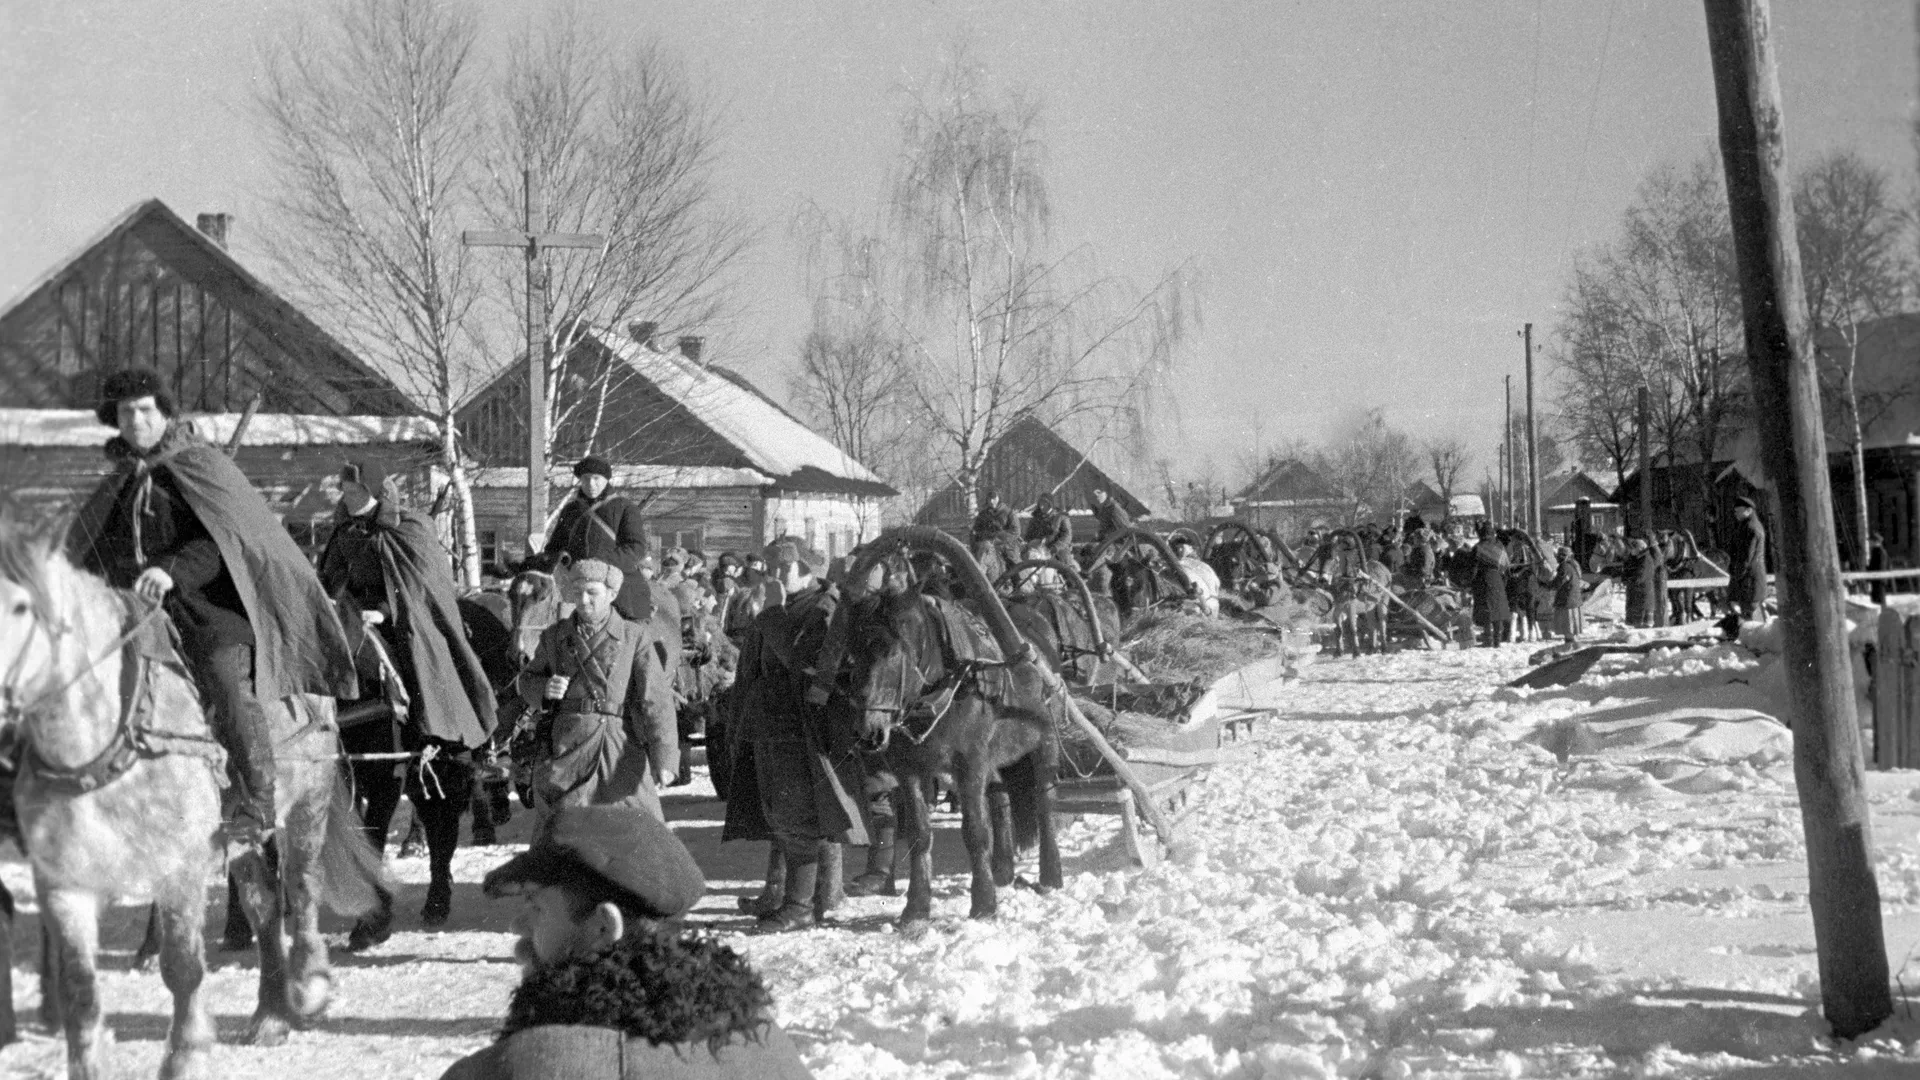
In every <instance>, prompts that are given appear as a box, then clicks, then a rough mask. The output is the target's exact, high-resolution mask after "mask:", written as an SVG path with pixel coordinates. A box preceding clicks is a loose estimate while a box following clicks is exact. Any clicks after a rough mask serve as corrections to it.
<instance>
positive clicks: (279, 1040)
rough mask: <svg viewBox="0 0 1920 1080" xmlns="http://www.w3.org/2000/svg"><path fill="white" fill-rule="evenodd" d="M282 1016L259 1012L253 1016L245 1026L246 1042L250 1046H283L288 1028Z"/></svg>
mask: <svg viewBox="0 0 1920 1080" xmlns="http://www.w3.org/2000/svg"><path fill="white" fill-rule="evenodd" d="M290 1027H291V1025H289V1024H288V1023H287V1021H286V1018H285V1017H283V1016H275V1015H274V1014H272V1013H261V1014H259V1015H256V1016H255V1017H254V1018H253V1023H252V1024H250V1025H248V1027H247V1044H248V1045H250V1046H284V1045H286V1042H287V1032H288V1030H289V1029H290Z"/></svg>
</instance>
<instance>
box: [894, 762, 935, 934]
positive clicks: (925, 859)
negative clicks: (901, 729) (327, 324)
mask: <svg viewBox="0 0 1920 1080" xmlns="http://www.w3.org/2000/svg"><path fill="white" fill-rule="evenodd" d="M898 775H899V777H900V790H901V791H904V792H906V798H905V803H906V806H905V810H906V822H905V823H906V825H907V827H908V828H909V829H910V830H912V833H913V839H912V842H911V843H910V844H909V845H908V847H909V852H910V861H909V863H908V867H907V906H906V907H905V908H904V909H902V910H901V912H900V921H901V922H902V923H912V922H924V921H926V920H928V919H931V918H932V917H933V810H932V808H931V807H929V806H928V805H927V784H928V782H929V780H930V778H929V777H928V775H927V774H925V773H923V772H921V771H919V769H918V768H903V769H901V770H899V772H898Z"/></svg>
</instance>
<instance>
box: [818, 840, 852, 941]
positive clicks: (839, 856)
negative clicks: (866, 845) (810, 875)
mask: <svg viewBox="0 0 1920 1080" xmlns="http://www.w3.org/2000/svg"><path fill="white" fill-rule="evenodd" d="M846 902H847V885H846V845H844V844H836V843H833V842H832V841H830V840H822V841H820V872H819V875H818V876H817V877H816V879H815V884H814V890H813V918H814V921H815V922H825V921H827V916H828V915H831V914H832V913H833V911H834V909H835V908H838V907H839V906H840V905H842V904H844V903H846Z"/></svg>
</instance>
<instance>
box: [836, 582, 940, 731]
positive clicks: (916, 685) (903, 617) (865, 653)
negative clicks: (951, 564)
mask: <svg viewBox="0 0 1920 1080" xmlns="http://www.w3.org/2000/svg"><path fill="white" fill-rule="evenodd" d="M846 663H847V666H848V669H849V676H850V678H849V681H850V684H851V686H852V697H853V700H854V701H855V703H856V704H857V705H858V706H859V708H860V710H861V713H862V715H863V716H864V718H865V726H866V729H867V732H868V734H870V735H872V736H874V737H875V738H884V737H885V735H886V733H887V732H888V731H890V730H892V729H893V728H894V727H896V726H898V725H899V724H900V722H901V720H902V719H903V718H904V717H905V715H906V713H907V711H908V710H909V709H911V708H913V706H914V704H915V703H917V702H918V701H919V700H920V699H921V697H923V696H924V695H925V694H926V693H927V692H928V691H930V690H932V689H933V688H934V687H935V686H938V685H939V684H940V683H941V682H942V681H944V680H945V679H946V677H947V671H946V663H945V660H944V658H943V656H942V651H941V648H940V635H939V630H938V628H937V627H936V626H935V625H934V615H933V603H932V601H931V600H929V599H928V598H927V597H925V596H923V595H922V594H921V593H920V592H919V591H918V590H916V589H908V590H906V591H904V592H878V593H872V594H869V595H867V596H863V597H861V598H860V599H858V600H855V601H854V602H853V607H852V611H851V614H850V617H849V619H848V626H847V651H846Z"/></svg>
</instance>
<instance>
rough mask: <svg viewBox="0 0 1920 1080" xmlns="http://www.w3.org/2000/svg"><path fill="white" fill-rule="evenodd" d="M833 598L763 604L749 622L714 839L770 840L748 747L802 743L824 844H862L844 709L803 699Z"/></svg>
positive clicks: (822, 590) (835, 700) (843, 704)
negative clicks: (721, 821)
mask: <svg viewBox="0 0 1920 1080" xmlns="http://www.w3.org/2000/svg"><path fill="white" fill-rule="evenodd" d="M839 600H840V596H839V590H838V589H836V588H834V587H833V586H831V585H820V586H816V587H814V588H812V589H809V590H807V591H805V592H802V593H800V594H798V595H796V596H791V597H788V598H787V600H786V603H785V604H783V605H770V606H769V607H768V608H767V609H766V610H765V611H762V612H761V613H760V614H759V616H758V617H757V618H755V619H754V621H753V626H752V628H751V629H749V630H748V631H747V634H746V636H745V637H744V638H743V639H742V641H741V644H740V670H739V674H738V676H737V677H736V681H735V683H734V691H733V695H732V696H733V698H734V704H735V712H734V717H733V722H734V723H735V724H736V725H737V726H738V731H737V732H735V735H734V741H735V750H734V759H733V772H732V781H731V787H730V788H729V790H728V793H727V796H728V797H727V819H726V825H725V827H724V828H723V829H722V830H721V835H720V838H721V840H723V841H725V840H766V839H770V838H771V836H772V830H771V828H770V827H769V826H768V823H767V820H766V814H765V812H764V811H763V809H762V807H761V799H760V783H759V780H758V779H757V776H756V765H755V761H754V753H753V748H754V744H755V743H764V742H780V741H784V742H804V743H806V746H807V753H806V755H805V757H806V761H807V772H808V779H809V781H810V782H811V784H812V788H813V798H814V806H815V809H816V811H817V812H818V814H819V817H820V829H821V832H822V833H823V834H824V836H823V837H822V838H823V839H826V840H831V841H835V842H838V843H847V844H865V843H866V842H867V830H866V816H865V815H864V814H863V813H862V812H861V809H860V802H859V798H858V796H859V793H860V792H861V790H862V788H863V786H864V783H863V779H862V776H861V763H860V755H859V754H858V752H857V750H858V747H857V739H856V738H855V737H854V736H853V734H852V729H853V724H852V723H851V722H846V721H847V720H848V718H849V716H850V713H849V710H850V709H851V708H852V706H851V704H850V703H848V702H847V701H846V700H844V699H843V698H842V697H841V696H840V695H838V694H835V695H834V696H833V697H832V698H831V699H829V700H828V702H827V703H826V704H825V705H815V704H813V703H811V702H809V701H808V700H807V691H808V689H809V688H810V686H811V682H812V680H811V677H810V676H809V674H808V672H809V669H810V668H811V667H812V666H813V664H814V663H815V662H816V661H817V660H818V659H819V653H820V649H821V647H822V646H823V645H825V644H826V636H827V625H828V623H830V622H831V621H832V619H833V613H834V610H835V608H836V607H837V606H838V604H839Z"/></svg>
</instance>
